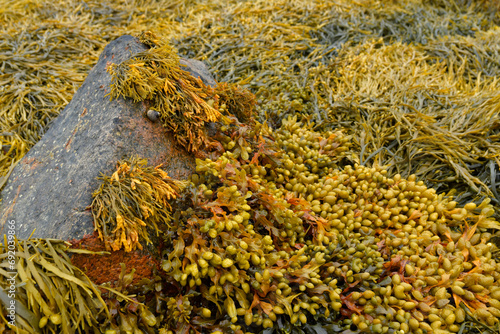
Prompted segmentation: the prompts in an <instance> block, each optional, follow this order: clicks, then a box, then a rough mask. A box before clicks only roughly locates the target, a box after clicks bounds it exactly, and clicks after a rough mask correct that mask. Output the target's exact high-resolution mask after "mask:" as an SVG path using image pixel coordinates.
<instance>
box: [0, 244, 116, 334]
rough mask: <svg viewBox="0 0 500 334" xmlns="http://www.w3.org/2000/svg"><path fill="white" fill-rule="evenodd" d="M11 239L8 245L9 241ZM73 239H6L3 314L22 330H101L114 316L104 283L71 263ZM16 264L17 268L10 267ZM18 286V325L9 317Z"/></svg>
mask: <svg viewBox="0 0 500 334" xmlns="http://www.w3.org/2000/svg"><path fill="white" fill-rule="evenodd" d="M7 245H8V246H7ZM69 246H70V244H69V243H66V242H63V241H61V240H54V239H30V240H22V241H18V240H10V239H9V241H7V238H4V243H3V244H0V259H1V260H2V261H1V263H2V264H1V269H0V285H1V289H0V300H1V302H2V304H3V305H4V307H5V308H3V307H2V311H1V313H0V316H1V318H2V320H3V322H5V324H6V327H7V328H10V329H11V330H12V331H15V332H16V333H18V332H19V333H33V334H34V333H41V332H43V333H61V332H62V333H95V332H96V331H99V327H100V324H101V322H102V321H105V319H108V318H110V317H111V315H110V313H109V311H108V308H107V307H106V303H105V301H104V300H103V298H102V297H101V292H100V291H99V289H98V288H97V287H96V286H95V285H94V284H93V283H92V282H91V281H90V280H89V279H88V277H87V276H85V274H84V273H83V272H82V271H81V270H80V269H79V268H77V267H75V266H73V265H72V264H71V261H70V259H69V256H68V254H70V253H71V252H81V253H85V252H86V253H92V252H88V251H84V250H74V249H73V250H72V249H70V248H69ZM11 266H14V267H15V270H12V269H11V270H10V271H9V269H8V268H9V267H11ZM11 286H15V288H14V291H15V303H16V304H15V307H16V314H15V322H13V323H15V326H11V325H9V323H11V322H10V321H9V322H8V321H6V318H5V316H6V315H5V313H4V312H5V310H6V309H7V306H8V305H10V303H9V300H11V298H9V297H8V294H7V293H8V291H10V290H11V288H9V287H11Z"/></svg>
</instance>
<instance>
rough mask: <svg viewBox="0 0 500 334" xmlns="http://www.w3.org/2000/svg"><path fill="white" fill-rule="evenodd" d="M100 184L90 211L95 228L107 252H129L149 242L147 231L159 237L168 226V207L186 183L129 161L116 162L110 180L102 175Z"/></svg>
mask: <svg viewBox="0 0 500 334" xmlns="http://www.w3.org/2000/svg"><path fill="white" fill-rule="evenodd" d="M101 180H102V184H101V186H100V187H99V189H98V190H97V191H95V192H94V193H93V195H92V196H93V197H94V200H93V201H92V205H91V209H92V216H93V218H94V225H95V229H96V230H97V231H98V233H99V238H100V239H101V240H104V242H105V245H106V249H108V250H114V251H116V250H119V249H121V248H122V247H123V248H124V249H125V251H127V252H130V251H133V250H135V249H136V248H138V249H142V248H143V246H142V245H141V241H142V242H144V241H145V242H146V243H148V244H149V243H151V239H150V237H149V233H150V232H149V231H148V229H150V230H153V232H156V235H158V234H159V233H160V231H161V229H165V227H168V226H169V221H170V220H171V215H170V210H171V206H170V204H169V203H168V200H170V199H172V198H175V197H177V196H178V195H179V192H180V191H181V190H182V189H183V188H184V187H185V185H186V183H185V182H182V181H177V180H173V179H171V178H170V177H169V176H168V174H167V173H166V172H165V171H163V170H162V169H161V165H160V166H157V167H154V168H153V167H148V166H147V162H146V160H143V159H139V158H131V159H130V160H128V161H120V162H118V163H117V167H116V171H115V172H114V173H113V175H112V176H111V177H109V176H106V175H103V176H102V177H101Z"/></svg>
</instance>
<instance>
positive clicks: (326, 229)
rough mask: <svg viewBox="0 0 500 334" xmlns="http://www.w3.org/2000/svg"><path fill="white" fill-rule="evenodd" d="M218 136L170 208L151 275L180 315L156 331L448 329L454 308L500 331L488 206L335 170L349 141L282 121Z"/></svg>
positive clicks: (454, 324)
mask: <svg viewBox="0 0 500 334" xmlns="http://www.w3.org/2000/svg"><path fill="white" fill-rule="evenodd" d="M241 127H244V126H243V125H241ZM226 132H227V134H225V136H227V137H226V138H224V137H223V136H224V135H222V138H220V140H221V143H222V145H223V147H224V149H225V150H226V151H225V152H224V153H223V154H222V155H221V156H220V157H219V158H217V159H215V160H210V159H205V160H200V159H198V160H197V174H195V175H193V177H192V180H193V183H194V185H195V187H192V186H191V187H188V188H187V189H186V192H185V193H184V196H185V197H186V199H188V202H190V203H192V204H191V205H189V206H188V208H187V209H186V208H181V209H179V208H177V209H176V210H177V211H176V212H175V213H174V216H175V217H176V219H175V220H174V221H173V224H176V226H177V228H174V231H175V237H172V236H170V237H169V241H168V242H170V243H171V244H170V246H168V247H167V249H166V250H165V251H164V255H163V260H162V269H163V270H164V271H165V273H166V275H167V281H169V280H170V282H174V283H175V282H176V283H177V284H178V286H179V289H180V290H179V291H176V297H175V298H174V299H173V300H176V301H177V303H176V304H175V305H177V306H176V307H181V306H180V305H181V304H182V305H184V306H182V307H181V309H179V310H177V314H179V317H178V318H177V319H176V320H175V321H172V320H171V321H169V322H168V325H167V327H166V328H167V329H169V330H171V331H172V332H174V333H183V332H185V331H186V332H187V331H188V330H190V329H192V330H196V331H201V330H202V328H207V329H208V328H209V329H210V330H212V331H216V330H218V331H221V332H226V331H227V329H226V331H224V329H222V327H218V326H224V325H226V324H228V323H229V324H230V328H231V330H232V331H233V332H234V333H248V332H255V331H261V330H266V329H267V330H274V331H277V330H278V328H283V327H287V328H290V330H292V328H295V329H297V330H299V329H298V328H306V327H307V328H311V327H314V326H320V327H323V328H329V329H330V330H332V332H337V331H338V332H340V331H342V330H352V331H354V332H355V333H385V332H387V331H388V330H389V328H392V329H393V330H394V331H400V330H402V331H404V332H410V331H412V332H415V333H424V332H426V331H427V332H429V331H437V330H443V331H450V332H458V331H459V329H460V327H461V326H463V325H464V324H466V323H467V321H466V319H467V318H466V312H469V313H471V314H473V316H474V317H476V318H477V319H479V321H480V322H481V324H483V325H484V326H495V325H496V324H497V323H498V319H497V316H496V314H499V312H500V311H499V309H498V306H500V305H499V301H498V299H497V297H498V294H497V291H500V285H499V284H500V276H499V274H498V269H497V268H498V265H499V264H498V262H496V260H495V259H493V257H492V254H493V252H496V250H497V246H495V245H494V244H492V243H491V241H492V240H493V234H492V233H490V232H488V229H492V228H493V229H499V228H500V224H499V223H498V222H497V221H495V220H494V219H493V218H492V217H491V216H492V214H493V212H494V210H493V207H492V206H491V205H490V204H489V201H488V200H485V201H483V202H482V203H481V204H480V205H476V204H474V203H468V204H466V205H465V206H464V207H459V206H458V205H457V202H456V201H453V199H452V198H449V197H447V196H444V194H441V195H438V194H436V191H435V190H434V189H431V188H427V187H426V186H425V185H424V183H423V182H422V181H417V179H416V176H415V175H411V176H410V177H409V178H408V179H404V178H402V177H401V176H400V175H399V174H398V175H396V176H394V177H389V176H387V175H388V173H387V171H386V170H384V169H382V168H380V167H371V168H370V167H365V166H360V165H357V164H356V165H354V166H352V165H347V166H346V167H344V168H341V167H340V164H341V163H342V161H343V159H345V158H348V156H345V152H348V150H349V144H350V143H349V137H346V136H345V135H343V134H342V133H340V132H337V133H335V132H323V133H318V132H315V131H314V130H312V129H310V128H309V129H308V128H307V127H306V126H304V124H302V123H300V122H298V121H297V120H296V119H294V118H290V119H287V120H285V121H284V122H283V125H282V127H281V128H280V129H279V130H278V131H276V132H275V133H272V132H271V131H270V129H268V128H267V127H266V126H262V125H261V126H257V127H255V128H251V129H249V128H246V129H245V131H239V129H238V127H237V126H232V127H231V128H230V129H227V130H226ZM236 143H238V144H236ZM243 151H245V152H246V153H245V154H243V153H242V152H243ZM168 242H167V244H168ZM177 293H179V294H177ZM193 293H194V295H193ZM173 300H171V301H172V305H174V302H173ZM182 312H184V313H182ZM182 314H184V315H182ZM200 319H204V321H203V322H200Z"/></svg>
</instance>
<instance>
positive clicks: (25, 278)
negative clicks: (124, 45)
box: [0, 0, 500, 334]
mask: <svg viewBox="0 0 500 334" xmlns="http://www.w3.org/2000/svg"><path fill="white" fill-rule="evenodd" d="M0 5H1V6H0V8H1V9H0V17H1V22H2V26H1V39H0V60H1V63H0V80H1V83H2V85H1V87H0V90H1V94H0V114H1V118H0V127H1V129H0V141H1V144H2V147H1V152H0V154H1V157H0V177H1V179H0V188H1V187H2V186H3V185H4V183H5V181H6V179H7V178H8V176H9V174H10V172H11V171H12V169H13V167H14V166H15V164H16V163H17V162H18V161H19V159H21V158H22V156H23V155H24V154H25V153H26V152H27V151H28V150H29V149H30V148H31V147H32V146H33V145H34V144H35V143H36V142H37V141H38V140H39V139H40V137H41V136H42V135H43V133H44V131H45V130H46V129H47V127H48V126H49V123H50V121H51V120H52V119H54V118H55V117H56V116H57V114H58V113H59V112H60V111H61V110H62V109H63V108H64V107H65V106H66V105H67V103H68V102H69V101H70V100H71V97H72V95H73V94H74V92H75V91H76V90H77V89H78V87H79V86H80V84H81V83H82V82H83V80H84V79H85V76H86V73H88V71H89V70H90V68H91V67H92V66H93V65H94V64H95V62H96V61H97V57H98V56H99V54H100V52H101V51H102V49H103V48H104V46H105V45H106V44H107V43H109V42H110V41H112V40H113V39H115V38H117V37H119V36H121V35H123V34H133V35H137V36H139V35H140V34H141V33H142V32H143V31H146V30H150V31H154V32H155V33H156V35H157V36H161V37H162V39H161V40H162V42H158V40H155V42H151V39H148V38H146V39H144V35H141V36H143V37H142V38H141V40H142V41H143V42H144V41H145V42H147V43H148V45H149V46H151V49H149V51H147V52H146V53H145V55H144V58H141V59H140V61H138V62H136V63H134V61H133V60H132V62H131V63H130V64H126V66H129V67H136V68H138V73H139V72H140V69H141V68H142V69H144V71H143V72H140V73H143V74H141V75H138V76H137V82H139V83H140V82H141V81H140V80H139V79H140V78H142V77H141V76H142V75H144V73H150V72H148V71H149V69H148V68H147V66H153V67H154V66H157V64H156V63H154V62H153V63H152V65H151V64H149V63H147V59H150V58H148V57H149V55H151V54H155V55H162V57H164V60H165V64H167V65H168V66H167V65H165V66H166V67H165V68H161V66H159V67H158V68H156V70H155V71H156V72H155V73H157V74H158V75H157V77H156V76H155V78H156V79H157V84H158V87H176V86H175V85H178V84H179V82H181V81H180V80H182V82H185V81H186V82H189V87H187V88H186V87H183V88H182V89H177V93H173V96H174V97H176V96H177V95H178V94H181V93H182V94H185V96H191V97H192V99H190V100H189V101H190V104H189V108H191V109H192V110H196V112H197V113H198V116H197V117H196V118H195V119H193V118H191V119H190V118H189V117H188V116H186V115H188V114H187V113H186V114H183V113H178V112H177V113H175V111H172V110H175V108H171V107H172V106H174V105H175V103H178V102H176V100H175V99H174V98H173V97H172V96H169V95H168V92H169V90H168V89H167V88H165V89H163V90H161V89H160V90H151V92H153V93H152V95H151V96H148V97H147V98H148V99H151V98H152V99H156V100H155V101H156V102H155V103H156V104H155V106H156V109H158V111H159V112H160V116H161V117H163V118H166V117H169V115H172V113H174V115H175V116H176V117H177V118H176V119H178V121H179V123H180V126H179V128H176V129H173V128H172V129H169V130H171V131H174V134H175V140H176V141H177V142H178V143H179V145H181V146H184V147H185V148H186V149H187V150H189V151H191V152H195V153H196V152H197V151H198V150H200V149H203V148H206V147H212V148H213V147H216V146H217V145H215V143H218V144H219V146H218V147H217V150H213V151H212V152H211V153H210V154H208V155H207V157H206V158H204V159H199V160H197V167H196V174H194V175H193V177H192V178H191V180H172V179H170V178H169V177H168V175H166V173H165V172H164V171H162V170H161V166H157V167H155V166H152V167H147V166H146V162H145V161H143V160H141V159H140V158H135V157H134V158H131V159H129V160H127V161H120V162H117V170H116V172H115V173H114V174H113V175H111V176H103V178H102V185H101V187H100V188H99V189H98V190H96V192H95V193H94V203H93V205H92V210H93V214H94V219H95V223H96V229H97V230H98V233H99V235H100V237H101V238H102V239H103V240H104V241H105V242H106V245H108V246H109V247H108V248H109V249H110V250H111V251H115V250H116V249H120V248H123V249H125V251H130V250H133V249H136V248H142V247H143V246H145V245H146V244H147V243H148V242H150V239H151V238H153V237H154V238H159V239H160V240H161V243H162V247H163V248H162V254H161V259H160V260H159V261H160V263H159V266H158V270H157V272H155V273H154V275H153V277H150V278H149V279H143V280H141V281H139V282H134V283H132V282H133V277H134V272H135V270H136V269H135V268H126V267H123V268H122V273H121V275H120V277H119V280H118V281H117V282H113V284H111V285H110V284H104V285H100V286H97V285H96V284H94V283H92V282H91V281H90V280H89V279H88V278H87V277H86V276H85V273H84V272H82V271H81V270H80V269H79V268H77V267H76V266H75V265H74V264H72V263H71V260H70V255H69V254H70V253H78V252H80V253H82V252H85V251H84V250H78V249H74V248H71V247H69V246H70V245H69V244H67V243H65V242H62V241H59V240H50V239H35V240H28V241H26V240H20V241H18V242H16V266H17V270H18V272H19V275H18V277H17V278H16V284H17V291H18V293H17V295H16V298H17V302H18V304H19V305H21V306H20V307H19V309H18V314H17V319H18V322H17V328H11V329H9V325H8V323H7V318H6V312H5V310H3V309H2V310H3V312H2V314H1V319H2V321H1V322H0V331H9V330H10V331H11V332H13V333H15V332H19V333H38V332H42V333H76V332H78V333H84V332H85V333H100V332H101V333H107V334H112V333H233V332H234V333H238V334H243V333H325V332H326V333H346V334H348V333H436V334H437V333H500V325H499V317H500V251H499V245H500V242H499V240H500V234H499V233H498V232H497V231H498V229H499V227H500V224H499V223H498V220H499V212H500V210H499V208H500V206H499V201H500V196H499V192H500V189H499V184H500V172H499V168H500V155H499V153H500V144H499V143H500V138H499V137H500V135H499V134H500V116H499V114H500V94H499V92H500V90H499V86H500V83H499V80H498V78H499V73H500V43H498V40H500V28H499V22H500V14H499V10H500V7H499V4H498V3H497V2H496V1H465V0H463V1H462V0H456V1H410V0H409V1H357V2H356V1H342V0H339V1H272V0H271V1H177V2H176V1H168V2H167V1H165V2H161V1H159V2H148V1H136V2H134V1H116V2H111V1H110V2H103V1H94V2H93V1H86V2H77V1H61V2H57V1H51V2H48V1H47V2H44V1H17V2H15V3H11V2H5V1H3V2H0ZM147 36H152V35H147ZM175 49H176V50H177V52H178V54H179V55H180V56H184V57H190V58H195V59H198V60H202V61H205V62H206V64H207V65H208V67H209V69H210V70H211V71H212V73H213V74H214V76H215V77H216V79H217V81H218V82H219V84H218V85H217V86H216V87H214V88H210V87H206V86H204V85H203V84H202V83H201V82H199V81H196V80H194V79H192V78H189V77H186V74H185V73H184V72H183V71H182V70H180V69H179V68H178V64H177V62H178V58H176V56H174V54H173V52H174V51H175ZM162 71H163V72H162ZM110 73H111V74H112V75H113V76H114V83H115V86H114V88H113V89H114V93H112V96H111V97H112V98H118V97H119V96H123V97H126V98H131V99H133V100H143V99H145V98H146V96H145V95H144V96H141V94H139V95H137V94H134V93H133V91H132V90H131V88H130V86H129V87H127V86H125V85H123V84H120V82H121V81H120V74H123V73H126V71H120V70H119V68H114V69H113V68H111V69H110ZM155 75H156V74H155ZM179 78H181V79H179ZM167 82H168V84H167ZM138 85H139V86H141V85H142V86H141V87H142V88H144V87H149V83H148V84H138ZM169 85H170V86H169ZM151 87H152V86H151ZM177 87H179V86H177ZM175 91H176V90H175V89H172V90H170V92H175ZM136 92H140V90H136ZM179 92H181V93H179ZM193 94H194V95H193ZM252 94H254V95H252ZM193 96H194V97H193ZM238 101H244V102H245V103H237V102H238ZM191 109H189V110H191ZM190 114H191V113H190ZM214 120H215V121H216V124H217V129H218V131H217V136H216V137H215V138H205V137H204V136H203V131H202V130H201V129H202V127H203V125H204V124H205V123H206V122H212V121H214ZM243 121H244V122H245V123H240V122H243ZM200 131H201V132H200ZM211 141H213V142H211ZM153 167H154V168H153ZM117 194H120V195H117ZM167 201H168V202H167ZM109 203H114V204H113V205H110V204H109ZM130 203H132V205H130ZM145 227H150V229H146V228H145ZM148 233H151V234H150V235H149V234H148ZM7 244H8V242H7V239H5V240H4V242H3V243H2V247H1V253H0V257H1V258H2V264H1V266H0V282H1V283H0V284H1V286H2V290H0V299H1V300H2V302H3V303H5V301H6V300H8V299H7V297H6V292H5V291H6V287H7V286H9V285H10V284H8V281H7V278H8V277H10V276H9V274H8V273H7V272H6V271H5V270H6V267H7V265H8V261H7V260H8V259H9V253H8V251H7V246H6V245H7Z"/></svg>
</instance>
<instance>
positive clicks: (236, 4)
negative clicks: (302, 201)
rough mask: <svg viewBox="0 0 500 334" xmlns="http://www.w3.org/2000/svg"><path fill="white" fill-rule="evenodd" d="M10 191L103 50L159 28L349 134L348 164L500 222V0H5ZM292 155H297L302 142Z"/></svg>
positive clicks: (263, 111)
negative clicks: (13, 177) (483, 209)
mask: <svg viewBox="0 0 500 334" xmlns="http://www.w3.org/2000/svg"><path fill="white" fill-rule="evenodd" d="M0 8H2V9H1V10H0V20H1V22H2V25H1V32H0V33H1V40H0V60H1V64H0V78H1V79H0V82H1V83H2V85H1V87H0V90H1V94H0V115H1V117H0V128H1V129H0V141H1V145H2V146H1V150H0V154H1V156H0V177H1V178H0V188H1V187H2V186H3V185H4V184H5V182H6V180H7V178H8V175H9V174H10V172H11V170H12V168H13V167H14V166H15V164H16V163H17V162H18V161H19V159H21V158H22V156H23V155H24V154H25V153H26V152H27V151H28V150H29V149H30V148H31V147H32V146H33V145H34V144H35V143H36V142H37V141H38V140H39V138H40V137H41V136H42V135H43V133H44V131H45V130H46V129H47V128H48V126H50V121H51V120H52V119H54V117H56V116H57V115H58V113H59V112H60V111H61V110H62V109H63V108H64V106H65V105H66V104H67V103H68V101H69V100H70V99H71V97H72V95H73V94H74V92H75V91H76V89H78V87H79V85H80V84H81V83H82V82H83V80H84V78H85V76H86V73H87V72H88V71H89V69H90V68H91V67H92V66H93V64H95V62H96V61H97V57H98V55H99V54H100V52H101V51H102V49H103V47H104V46H105V45H106V44H107V43H108V42H109V41H111V40H113V39H115V38H116V37H118V36H120V35H123V34H137V33H139V32H141V31H143V30H154V31H156V32H157V33H158V34H159V35H162V36H164V37H167V38H169V39H171V43H172V44H173V45H174V46H175V47H177V48H178V50H179V51H180V54H181V55H182V56H187V57H192V58H196V59H199V60H203V61H205V62H206V63H207V64H208V65H209V67H210V68H211V69H212V70H213V72H214V74H215V75H216V77H217V79H218V80H219V81H223V82H229V83H237V84H240V85H243V86H244V87H246V88H248V89H249V90H251V91H252V92H253V93H255V94H256V96H257V99H258V102H259V103H258V108H257V111H258V117H257V118H258V120H260V121H261V122H264V121H267V122H268V123H269V125H271V126H272V127H274V128H275V129H278V128H280V127H281V126H282V121H283V120H284V119H285V118H287V117H288V116H291V115H296V116H298V117H299V118H301V119H302V121H303V124H307V123H309V126H310V127H312V128H314V129H315V130H316V131H318V132H325V131H332V130H342V131H343V132H344V133H346V134H347V135H349V138H350V140H351V145H350V148H349V151H348V152H346V158H347V159H348V160H349V161H350V162H351V163H358V164H360V165H364V166H367V167H372V166H373V167H376V168H379V167H383V168H384V170H386V171H387V173H388V176H391V177H392V176H395V175H397V174H398V173H399V174H401V175H402V176H403V177H404V178H408V177H409V176H410V174H415V175H416V177H418V179H419V180H423V181H424V182H425V183H426V185H427V186H429V187H433V188H434V189H436V190H437V192H438V193H443V192H444V193H452V194H455V195H458V197H457V198H456V199H455V200H456V201H457V202H459V204H461V205H463V204H465V203H469V202H475V203H476V204H478V205H481V203H484V201H483V200H484V199H486V200H490V201H491V203H492V204H494V208H495V210H496V211H497V213H496V217H498V210H499V201H500V197H499V192H500V189H499V184H500V172H499V166H500V156H499V153H500V145H499V144H498V143H499V139H500V138H499V133H500V119H499V114H500V98H499V96H500V95H499V94H498V93H499V88H500V87H499V85H500V83H499V82H498V78H499V73H500V60H499V59H500V55H499V53H500V45H499V43H498V42H497V41H498V40H499V39H500V28H499V22H500V14H499V9H500V8H499V5H498V3H497V2H496V1H465V0H464V1H411V0H408V1H390V2H381V1H357V2H354V1H255V2H253V1H252V2H250V1H246V2H245V1H169V2H167V1H158V2H152V3H150V2H147V1H118V2H99V1H86V2H77V1H64V2H63V1H61V2H60V3H58V2H44V1H17V2H9V1H2V2H1V6H0ZM291 148H292V149H293V147H291Z"/></svg>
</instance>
